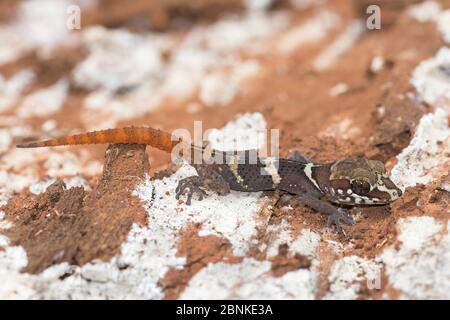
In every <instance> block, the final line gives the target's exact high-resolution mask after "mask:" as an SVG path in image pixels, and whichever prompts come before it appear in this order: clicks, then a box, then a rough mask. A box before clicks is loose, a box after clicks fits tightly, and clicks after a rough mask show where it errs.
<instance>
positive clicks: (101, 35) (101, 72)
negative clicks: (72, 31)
mask: <svg viewBox="0 0 450 320" xmlns="http://www.w3.org/2000/svg"><path fill="white" fill-rule="evenodd" d="M158 40H159V38H157V37H155V38H153V37H151V36H149V37H145V36H142V35H139V34H133V33H130V32H128V31H126V30H121V29H118V30H107V29H106V28H104V27H100V26H95V27H90V28H87V29H86V30H84V31H83V42H84V43H85V45H86V46H87V47H88V49H89V55H88V56H87V58H86V59H85V60H84V61H82V62H81V63H79V64H78V65H77V67H76V68H75V70H74V72H73V79H74V81H75V83H76V84H77V85H79V86H82V87H84V88H87V89H103V90H106V91H115V90H118V89H119V88H123V87H125V88H127V87H132V86H137V85H139V84H140V83H141V82H142V81H144V80H147V79H149V78H154V81H158V80H160V79H158V78H159V76H160V73H161V71H162V68H163V62H162V57H161V52H160V50H161V49H162V48H160V47H159V46H158V44H159V45H161V44H160V43H159V42H158ZM130 48H133V50H130Z"/></svg>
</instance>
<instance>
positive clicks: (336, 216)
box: [298, 193, 355, 233]
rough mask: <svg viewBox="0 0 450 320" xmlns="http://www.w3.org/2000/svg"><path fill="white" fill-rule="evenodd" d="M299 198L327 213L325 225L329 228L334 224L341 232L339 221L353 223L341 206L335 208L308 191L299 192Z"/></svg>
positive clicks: (317, 209) (311, 206)
mask: <svg viewBox="0 0 450 320" xmlns="http://www.w3.org/2000/svg"><path fill="white" fill-rule="evenodd" d="M298 197H299V198H300V200H301V201H302V202H303V203H304V204H305V205H307V206H308V207H310V208H312V209H314V210H316V211H318V212H320V213H324V214H327V215H328V219H327V227H328V228H331V227H332V226H333V225H334V226H336V230H337V231H338V232H339V233H341V232H342V227H341V221H342V222H344V223H346V224H350V225H352V224H355V221H354V220H353V218H352V216H350V215H349V213H348V212H347V210H345V209H343V208H336V207H335V206H333V205H331V204H329V203H328V202H325V201H322V200H320V199H319V198H317V197H315V196H314V195H312V194H310V193H304V194H299V195H298Z"/></svg>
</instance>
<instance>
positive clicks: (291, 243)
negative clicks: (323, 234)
mask: <svg viewBox="0 0 450 320" xmlns="http://www.w3.org/2000/svg"><path fill="white" fill-rule="evenodd" d="M267 233H268V234H269V235H272V237H271V238H270V239H269V242H268V246H267V249H266V253H267V257H269V258H272V257H275V256H276V255H278V248H279V246H280V245H282V244H287V245H288V247H289V251H290V252H291V253H299V254H302V255H305V256H310V257H315V256H316V249H317V246H318V245H319V242H320V235H319V234H318V233H316V232H313V231H311V230H310V229H303V230H301V234H300V235H299V236H298V237H297V238H293V237H292V230H291V227H290V225H289V224H288V223H287V221H286V220H284V219H283V220H282V221H281V223H280V224H279V225H269V227H268V228H267Z"/></svg>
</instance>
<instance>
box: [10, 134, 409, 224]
mask: <svg viewBox="0 0 450 320" xmlns="http://www.w3.org/2000/svg"><path fill="white" fill-rule="evenodd" d="M95 143H129V144H145V145H150V146H152V147H155V148H158V149H160V150H163V151H166V152H172V151H177V152H178V151H181V152H180V155H182V156H183V157H184V158H185V159H186V160H188V161H189V162H190V163H191V164H192V165H193V166H194V168H195V169H196V170H197V173H198V176H193V177H188V178H185V179H182V180H180V181H179V184H178V186H177V188H176V190H175V191H176V198H177V199H179V198H180V197H181V196H185V197H186V204H188V205H189V204H191V202H192V197H193V196H194V195H195V196H196V198H197V199H198V200H203V198H204V197H205V196H207V191H213V192H216V193H218V194H219V195H224V194H227V193H229V192H230V190H236V191H243V192H256V191H268V190H281V191H284V192H286V193H287V194H290V195H293V196H296V197H298V198H299V199H300V200H301V201H302V202H303V203H304V204H305V205H307V206H309V207H311V208H313V209H314V210H316V211H318V212H321V213H323V214H326V215H328V222H327V225H328V227H331V226H333V225H334V226H336V229H337V230H338V231H341V230H342V229H341V226H340V222H341V221H342V222H344V223H347V224H353V223H354V221H353V219H352V217H351V216H350V215H349V214H348V212H347V211H346V210H345V209H343V208H341V207H336V206H334V205H332V203H334V204H337V205H347V206H353V205H384V204H387V203H389V202H392V201H394V200H395V199H397V198H398V197H399V196H401V190H400V189H398V188H397V187H396V186H395V184H394V183H393V182H392V181H391V180H390V179H389V177H388V176H387V174H386V170H385V168H384V165H383V163H381V162H379V161H375V160H369V159H365V158H351V159H344V160H341V161H337V162H335V163H330V164H315V163H313V162H312V161H310V160H309V159H307V158H306V157H304V156H303V155H302V154H301V153H300V152H298V151H296V152H294V154H293V155H292V156H291V157H290V158H288V159H282V158H259V157H258V156H257V153H256V151H244V152H237V153H233V152H221V151H215V150H208V149H207V147H203V146H202V147H198V146H194V145H192V144H191V143H187V142H184V141H182V140H181V139H179V138H177V137H174V136H172V135H171V134H170V133H167V132H164V131H161V130H156V129H153V128H148V127H126V128H116V129H108V130H101V131H94V132H86V133H82V134H78V135H72V136H68V137H62V138H59V139H51V140H46V141H38V142H31V143H24V144H19V145H17V147H19V148H36V147H50V146H60V145H76V144H95ZM180 146H181V148H179V150H178V149H177V148H178V147H180ZM176 149H177V150H176ZM177 152H175V153H177ZM173 153H174V152H172V154H173ZM196 155H197V156H198V155H200V159H201V161H199V162H195V160H196ZM205 155H206V156H205ZM208 157H209V158H208ZM197 159H198V158H197ZM204 159H206V160H207V161H206V160H205V161H203V160H204ZM212 160H214V161H212Z"/></svg>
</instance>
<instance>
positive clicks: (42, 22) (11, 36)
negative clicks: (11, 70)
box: [0, 0, 77, 65]
mask: <svg viewBox="0 0 450 320" xmlns="http://www.w3.org/2000/svg"><path fill="white" fill-rule="evenodd" d="M76 3H77V2H76V1H74V0H72V1H66V0H60V1H53V0H33V1H21V2H20V3H19V6H18V12H17V16H16V17H15V18H14V20H13V22H11V23H10V24H6V25H2V26H1V27H0V65H1V64H4V63H6V62H9V61H12V60H14V59H17V58H18V57H20V56H21V55H22V54H23V53H25V52H26V51H28V50H31V49H33V48H40V50H43V49H48V48H49V47H52V46H53V45H55V44H60V43H61V42H63V41H64V40H65V39H66V38H67V37H68V35H69V29H68V28H67V27H66V21H67V17H68V16H67V8H68V7H69V6H70V5H72V4H76ZM25 39H26V41H24V40H25Z"/></svg>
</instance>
